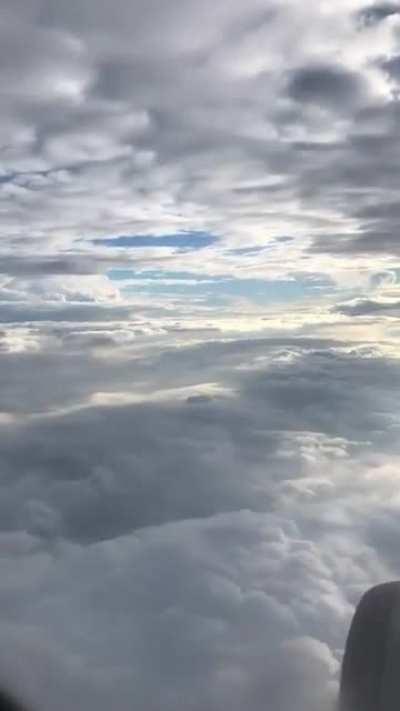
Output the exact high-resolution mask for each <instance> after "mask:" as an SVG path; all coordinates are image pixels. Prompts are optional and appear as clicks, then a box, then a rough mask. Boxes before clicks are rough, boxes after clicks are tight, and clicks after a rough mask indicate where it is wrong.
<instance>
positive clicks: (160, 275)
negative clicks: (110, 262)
mask: <svg viewBox="0 0 400 711" xmlns="http://www.w3.org/2000/svg"><path fill="white" fill-rule="evenodd" d="M107 276H108V278H109V279H111V281H125V280H128V279H129V280H143V279H146V280H147V279H152V280H154V281H157V280H163V279H174V280H176V281H187V280H188V279H190V280H196V281H199V282H201V281H207V282H208V281H210V277H209V276H208V275H207V274H199V273H197V272H183V271H182V272H181V271H179V272H173V271H161V270H159V269H146V270H145V271H141V272H135V271H134V270H133V269H110V270H109V271H108V272H107Z"/></svg>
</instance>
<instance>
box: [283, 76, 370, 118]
mask: <svg viewBox="0 0 400 711" xmlns="http://www.w3.org/2000/svg"><path fill="white" fill-rule="evenodd" d="M363 88H364V87H363V81H362V78H361V77H360V76H357V74H355V73H353V72H350V71H348V70H345V69H344V68H342V67H340V66H334V65H332V66H329V65H310V66H307V67H302V68H300V69H296V70H295V71H294V72H293V74H292V76H291V77H290V78H289V83H288V93H289V96H291V97H292V98H293V99H295V100H296V101H298V102H299V103H303V102H304V103H305V104H307V103H311V104H316V105H319V106H323V107H328V108H333V109H337V110H339V111H341V110H343V109H344V110H345V111H346V110H348V107H349V106H354V105H355V104H357V102H359V101H360V99H361V98H362V96H363V93H364V92H363Z"/></svg>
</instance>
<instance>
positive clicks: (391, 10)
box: [358, 2, 400, 26]
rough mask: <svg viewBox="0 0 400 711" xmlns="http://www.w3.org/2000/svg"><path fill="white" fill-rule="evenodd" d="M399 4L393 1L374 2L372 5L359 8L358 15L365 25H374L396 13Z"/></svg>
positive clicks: (399, 9)
mask: <svg viewBox="0 0 400 711" xmlns="http://www.w3.org/2000/svg"><path fill="white" fill-rule="evenodd" d="M399 12H400V6H399V5H398V4H397V3H393V2H376V3H375V4H374V5H370V6H369V7H365V8H363V9H362V10H360V12H359V14H358V17H359V19H360V20H361V22H362V23H363V24H365V25H366V26H370V25H375V24H378V23H379V22H382V21H383V20H386V18H388V17H393V15H398V14H399Z"/></svg>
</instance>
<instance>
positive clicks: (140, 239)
mask: <svg viewBox="0 0 400 711" xmlns="http://www.w3.org/2000/svg"><path fill="white" fill-rule="evenodd" d="M217 241H218V237H216V236H215V235H213V234H211V233H209V232H198V231H195V232H176V233H174V234H165V235H131V236H128V235H126V236H125V235H122V236H120V237H109V238H105V239H95V240H93V244H95V245H97V246H99V247H119V248H128V249H137V248H143V247H172V248H177V249H182V250H185V251H186V250H196V249H203V248H204V247H210V246H211V245H213V244H215V243H216V242H217Z"/></svg>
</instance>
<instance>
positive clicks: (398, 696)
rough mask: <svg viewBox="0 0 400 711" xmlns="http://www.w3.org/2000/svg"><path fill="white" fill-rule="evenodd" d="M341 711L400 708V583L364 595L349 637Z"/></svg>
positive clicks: (375, 589)
mask: <svg viewBox="0 0 400 711" xmlns="http://www.w3.org/2000/svg"><path fill="white" fill-rule="evenodd" d="M339 709H340V711H400V582H391V583H384V584H383V585H377V586H376V587H374V588H371V590H368V592H366V593H365V595H363V597H362V598H361V600H360V602H359V604H358V606H357V609H356V612H355V614H354V617H353V621H352V623H351V626H350V631H349V634H348V637H347V643H346V650H345V654H344V658H343V664H342V676H341V682H340V696H339Z"/></svg>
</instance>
